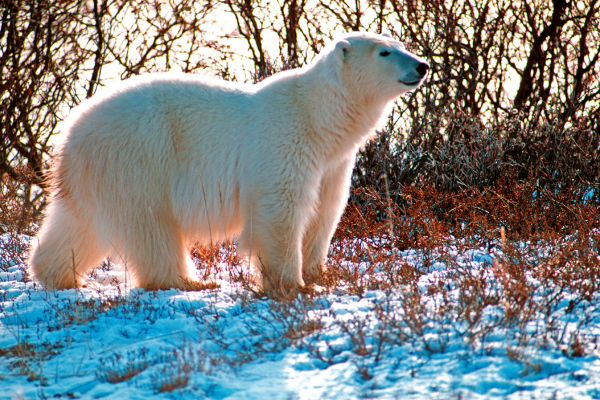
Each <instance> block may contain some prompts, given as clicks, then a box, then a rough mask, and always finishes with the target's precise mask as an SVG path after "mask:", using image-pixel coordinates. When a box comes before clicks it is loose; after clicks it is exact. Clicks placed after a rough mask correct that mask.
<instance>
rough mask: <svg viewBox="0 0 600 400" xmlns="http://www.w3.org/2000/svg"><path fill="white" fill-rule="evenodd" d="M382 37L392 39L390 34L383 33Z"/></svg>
mask: <svg viewBox="0 0 600 400" xmlns="http://www.w3.org/2000/svg"><path fill="white" fill-rule="evenodd" d="M381 36H385V37H386V38H390V39H391V38H392V35H391V34H390V33H389V32H382V33H381Z"/></svg>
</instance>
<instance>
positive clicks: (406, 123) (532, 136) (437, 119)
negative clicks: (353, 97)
mask: <svg viewBox="0 0 600 400" xmlns="http://www.w3.org/2000/svg"><path fill="white" fill-rule="evenodd" d="M0 13H1V14H2V20H1V22H0V101H1V103H0V104H1V105H0V123H1V128H0V129H1V131H2V141H1V144H0V184H1V191H2V192H1V193H2V196H8V194H9V193H10V194H13V195H14V194H18V196H17V197H15V200H14V201H15V203H14V204H12V203H11V202H2V203H3V204H12V205H11V206H10V207H9V208H10V209H9V208H6V209H4V210H1V211H2V212H3V213H5V214H7V213H15V212H18V213H21V214H22V220H23V221H24V224H25V223H27V221H28V220H29V218H31V217H35V216H36V215H37V214H38V213H39V211H40V210H41V208H43V205H44V196H45V193H44V192H43V191H40V190H39V189H37V188H40V187H41V188H44V170H45V167H46V166H47V163H48V161H49V160H50V157H51V154H52V151H53V146H54V144H55V141H54V138H55V137H56V136H57V133H58V132H59V128H60V126H59V122H60V121H61V119H63V118H64V116H65V115H66V114H67V113H68V111H69V110H70V108H72V107H73V106H75V105H76V104H78V103H79V102H81V101H82V100H83V99H84V98H86V97H89V96H91V95H93V94H94V93H95V92H96V90H97V89H98V88H99V87H101V86H104V85H109V84H111V83H114V82H115V81H116V80H118V79H122V78H126V77H129V76H131V75H135V74H140V73H144V72H148V71H157V70H167V69H178V70H182V71H186V72H191V73H206V74H210V75H215V76H221V77H223V78H225V79H238V80H251V79H260V78H261V77H264V76H266V75H268V74H270V73H272V72H273V70H276V69H277V67H276V66H277V65H286V66H296V65H298V66H301V65H303V64H304V63H306V62H308V61H310V60H311V59H312V57H313V56H314V54H315V53H316V52H318V51H319V50H320V49H321V48H322V47H323V45H324V43H326V42H327V41H328V40H329V39H330V38H331V37H332V36H335V35H336V34H337V33H340V32H344V31H350V30H368V31H373V32H380V31H387V32H390V33H392V34H393V35H394V36H396V37H398V38H400V39H401V40H403V41H405V42H406V43H407V45H408V47H409V48H410V49H412V50H413V51H414V52H415V53H417V54H420V55H422V56H424V57H426V58H427V59H428V60H429V61H430V63H431V65H432V69H431V75H430V78H429V83H428V85H426V86H425V87H423V88H422V89H420V90H419V91H417V92H415V93H414V94H413V95H411V96H408V97H405V98H403V99H400V100H399V103H398V107H397V108H396V109H395V112H394V115H393V118H392V119H391V120H390V124H389V126H388V128H387V129H386V131H385V132H384V134H383V135H382V136H381V137H380V139H379V140H378V141H375V142H374V143H373V144H371V145H370V146H369V147H368V148H367V149H366V150H365V152H363V154H362V156H361V158H360V162H359V165H358V167H357V169H356V174H355V180H356V183H357V184H359V185H371V186H377V185H382V182H384V181H385V183H386V184H387V185H390V188H391V190H394V189H395V188H397V187H399V185H402V184H407V183H412V182H417V181H423V180H430V181H433V182H434V183H435V184H436V185H437V186H438V187H441V188H447V189H456V188H461V187H465V186H469V185H476V186H477V185H479V186H481V185H485V184H487V183H489V182H490V181H491V180H493V179H495V177H496V176H497V175H498V174H499V173H500V172H499V171H500V170H501V169H502V168H506V167H507V166H513V167H515V168H516V169H517V170H518V173H519V174H520V176H521V177H523V178H525V177H532V176H535V177H536V179H540V178H541V179H542V181H544V179H546V181H547V182H560V183H561V184H568V183H569V182H579V181H583V182H586V184H589V185H592V186H593V185H598V176H599V175H600V171H599V170H598V168H599V164H600V155H599V151H600V150H599V147H600V139H599V137H600V122H599V120H600V83H599V80H600V62H599V57H600V30H599V29H598V26H600V5H599V2H598V0H582V1H577V2H575V1H566V0H552V2H551V3H549V2H548V1H541V0H515V1H497V0H484V1H475V0H456V1H445V0H431V1H399V0H379V1H374V0H370V1H362V2H361V1H347V0H333V1H308V0H276V1H267V0H264V1H263V0H260V1H249V0H215V1H204V2H199V1H193V0H164V1H160V0H133V1H129V0H87V1H83V0H62V1H60V2H58V1H51V0H2V1H1V2H0ZM274 66H275V67H274ZM532 171H533V172H532ZM532 174H533V175H532ZM384 177H385V179H384ZM390 188H387V189H388V190H389V189H390ZM598 192H599V191H598V190H596V192H595V193H596V200H598V196H600V194H599V193H598ZM7 207H8V206H7Z"/></svg>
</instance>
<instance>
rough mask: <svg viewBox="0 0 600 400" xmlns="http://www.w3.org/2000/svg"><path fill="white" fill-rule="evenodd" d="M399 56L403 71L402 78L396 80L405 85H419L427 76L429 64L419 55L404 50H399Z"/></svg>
mask: <svg viewBox="0 0 600 400" xmlns="http://www.w3.org/2000/svg"><path fill="white" fill-rule="evenodd" d="M399 56H400V60H399V61H400V63H401V65H402V71H403V72H404V73H403V74H402V75H403V76H402V78H401V79H398V82H400V83H402V84H403V85H406V86H418V85H420V84H421V83H422V82H423V80H424V79H425V77H426V76H427V72H428V71H429V64H428V63H426V62H425V61H424V60H422V59H421V58H420V57H418V56H416V55H414V54H412V53H409V52H406V51H402V52H400V54H399Z"/></svg>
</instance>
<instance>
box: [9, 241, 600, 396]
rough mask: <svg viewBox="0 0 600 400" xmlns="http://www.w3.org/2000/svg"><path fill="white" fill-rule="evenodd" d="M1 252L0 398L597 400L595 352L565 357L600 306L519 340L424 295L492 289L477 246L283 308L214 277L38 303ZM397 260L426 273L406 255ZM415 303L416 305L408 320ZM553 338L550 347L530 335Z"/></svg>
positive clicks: (86, 291)
mask: <svg viewBox="0 0 600 400" xmlns="http://www.w3.org/2000/svg"><path fill="white" fill-rule="evenodd" d="M2 240H3V241H4V243H3V245H2V247H1V249H2V251H3V252H4V253H3V256H2V257H0V260H1V261H0V399H2V400H3V399H36V398H81V399H119V400H122V399H147V398H153V399H259V400H264V399H285V400H287V399H360V398H381V399H490V398H498V399H549V398H553V399H599V398H600V357H599V356H600V351H599V350H598V348H597V346H595V345H594V343H596V341H595V340H594V339H591V340H587V341H586V342H585V346H587V347H586V349H585V352H584V354H583V355H582V356H580V357H576V356H569V351H568V349H567V348H566V346H567V345H568V341H567V340H566V339H564V338H571V337H573V334H578V335H579V336H581V337H585V338H588V339H589V338H594V337H597V336H598V335H599V334H600V310H599V309H598V300H599V299H598V298H597V297H595V298H593V299H590V300H589V301H587V302H586V301H583V302H579V303H578V304H577V305H576V306H575V308H574V309H573V310H571V311H570V312H567V308H568V307H569V298H568V297H565V298H564V299H562V300H561V302H559V303H558V305H557V307H556V309H555V310H554V312H553V313H552V314H551V315H550V316H548V315H544V314H543V313H540V315H539V316H536V318H533V319H529V320H528V321H527V323H526V324H525V326H521V327H520V326H518V325H517V326H512V325H507V324H504V323H502V322H501V321H504V319H503V317H504V311H503V309H501V308H500V307H498V306H494V305H491V306H489V307H485V308H483V312H482V314H481V315H480V316H479V322H478V323H477V324H476V329H473V327H470V326H469V324H468V323H467V321H466V319H465V318H464V317H462V318H460V317H459V316H458V315H457V314H456V313H457V312H456V311H455V309H453V308H452V307H450V308H448V311H447V312H445V313H441V312H440V307H442V306H447V305H448V304H450V305H452V304H458V302H460V301H461V299H460V298H459V297H460V295H459V293H458V289H457V287H456V285H455V284H453V282H452V281H451V280H450V281H448V283H447V287H446V289H447V291H446V292H443V293H442V292H431V291H428V288H429V287H430V285H431V283H432V282H439V281H440V279H441V277H444V276H450V275H451V274H452V272H453V270H452V268H456V266H458V267H460V268H469V269H470V270H471V271H473V275H474V276H481V277H484V279H486V280H488V281H489V282H492V281H494V282H492V283H493V285H490V288H494V287H496V286H495V285H500V283H499V282H497V281H496V280H497V278H496V277H495V275H494V273H492V272H491V264H492V262H493V259H494V258H495V257H497V256H498V255H497V254H493V253H490V252H489V251H487V250H486V249H470V250H467V251H463V252H462V253H461V252H460V251H459V250H457V249H456V248H454V249H449V250H446V251H447V252H449V253H451V254H452V255H453V256H454V258H455V260H457V263H456V264H455V265H454V264H453V265H450V264H448V263H445V262H444V261H442V260H443V259H447V256H446V257H440V258H438V259H437V260H435V262H434V263H433V264H432V265H431V266H430V267H429V268H427V271H426V272H425V273H424V274H423V275H421V276H420V277H419V279H418V281H417V282H415V283H414V285H413V286H411V285H406V287H400V288H397V289H395V290H387V291H386V290H367V291H365V292H364V293H362V295H360V296H359V295H356V294H350V293H348V291H346V290H344V289H343V288H340V289H339V290H338V291H337V292H335V293H325V294H322V295H318V296H314V297H313V298H306V297H302V296H299V297H298V298H297V299H296V300H295V301H292V302H290V303H285V302H276V301H273V300H269V299H266V298H263V299H257V298H254V297H253V296H252V294H251V293H249V292H247V291H245V290H244V289H242V288H241V287H239V286H238V285H237V284H235V283H232V282H230V281H229V280H227V279H220V280H218V283H219V284H220V288H219V289H217V290H211V291H201V292H181V291H178V290H166V291H156V292H147V291H145V290H141V289H136V288H133V289H132V288H129V287H128V286H127V283H126V279H125V275H124V272H123V271H122V270H119V268H118V266H116V267H113V268H111V269H108V270H107V269H98V270H96V271H95V273H94V274H93V275H92V277H91V278H90V280H91V283H90V284H89V285H88V286H87V287H85V288H81V289H78V290H63V291H56V292H46V291H44V290H43V289H42V288H40V287H39V285H37V284H36V283H35V282H32V281H30V280H28V279H26V274H24V273H23V270H24V264H23V260H22V259H20V258H11V257H10V256H7V254H9V251H8V250H7V249H9V247H10V246H9V245H7V244H6V243H7V241H8V238H7V236H6V235H5V236H3V237H2ZM22 243H25V242H24V241H22ZM9 250H10V249H9ZM10 251H11V252H10V254H13V253H14V254H16V252H14V249H12V250H10ZM398 260H399V262H402V263H407V264H408V265H412V266H414V267H416V268H423V266H422V265H421V262H422V261H421V260H422V257H420V256H419V250H414V249H413V250H407V251H404V252H400V251H399V252H398ZM528 279H533V278H531V277H529V278H528ZM115 280H116V281H117V283H114V282H115ZM490 290H491V289H490ZM415 291H416V292H415ZM414 293H419V294H421V295H422V298H423V299H425V301H424V302H423V304H421V305H420V307H421V308H419V310H421V312H420V313H417V314H415V315H409V311H408V310H410V309H409V308H407V306H406V305H407V304H408V303H407V302H408V301H409V300H410V298H411V297H410V296H412V295H413V294H414ZM490 294H493V293H490ZM544 295H548V293H546V294H544V293H541V292H538V293H535V296H544ZM419 321H420V322H421V323H422V325H421V326H418V327H416V326H411V325H410V323H413V324H417V325H418V322H419ZM550 324H554V325H550ZM550 326H553V329H552V332H557V335H559V336H560V337H558V338H556V337H554V336H556V335H554V336H552V335H551V334H540V332H545V331H544V330H548V332H550V330H549V327H550ZM553 337H554V340H553V339H552V338H553ZM561 338H563V339H561ZM561 340H562V341H561ZM169 388H170V389H172V390H171V391H161V390H163V389H169Z"/></svg>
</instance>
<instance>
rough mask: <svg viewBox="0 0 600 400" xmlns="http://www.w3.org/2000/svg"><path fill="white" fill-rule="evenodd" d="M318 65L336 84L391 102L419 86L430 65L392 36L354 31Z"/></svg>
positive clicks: (339, 41)
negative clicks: (322, 65) (324, 69)
mask: <svg viewBox="0 0 600 400" xmlns="http://www.w3.org/2000/svg"><path fill="white" fill-rule="evenodd" d="M317 61H318V62H322V63H323V64H325V66H326V70H327V71H328V74H329V76H330V78H331V79H332V80H334V81H335V82H336V84H341V85H343V86H344V87H348V88H350V89H351V90H353V91H359V92H361V93H362V94H364V95H366V96H368V97H371V98H379V99H382V100H384V101H389V100H391V99H393V98H395V97H397V96H399V95H400V94H402V93H405V92H407V91H409V90H412V89H415V88H417V87H419V86H420V85H421V84H422V83H423V82H424V80H425V77H426V76H427V71H428V69H429V64H427V63H426V62H425V61H424V60H423V59H421V58H420V57H418V56H416V55H414V54H412V53H410V52H408V51H407V50H406V48H405V47H404V44H402V43H401V42H399V41H397V40H395V39H393V38H392V37H391V36H390V35H388V34H382V35H378V34H373V33H362V32H353V33H349V34H346V35H344V36H342V37H341V38H339V39H338V40H336V41H334V42H332V43H331V44H330V45H329V46H328V47H327V48H326V49H325V50H324V51H323V52H322V53H321V55H320V57H319V59H318V60H317Z"/></svg>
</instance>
